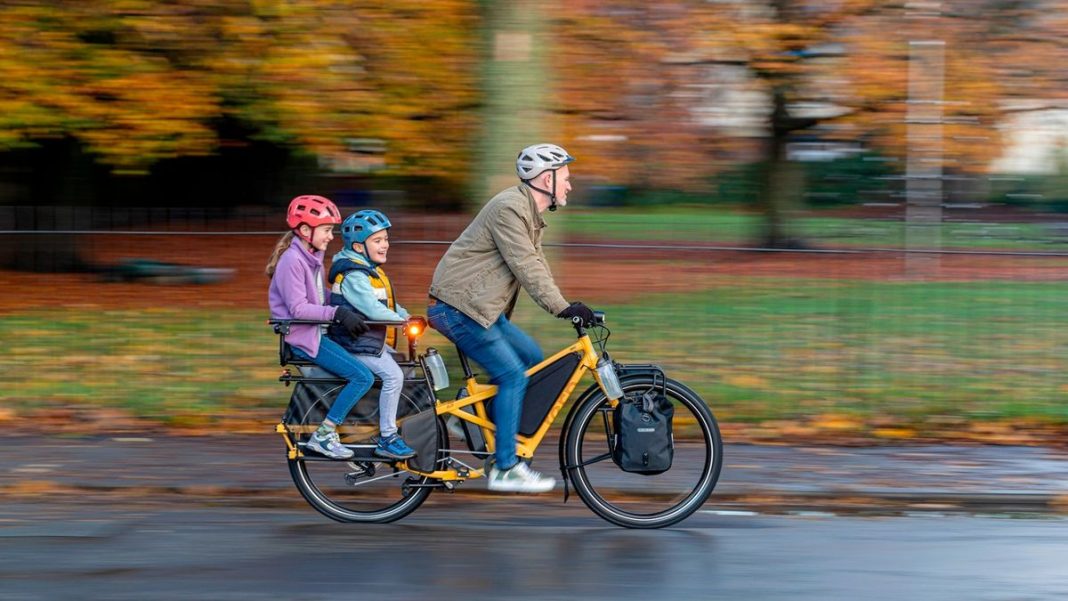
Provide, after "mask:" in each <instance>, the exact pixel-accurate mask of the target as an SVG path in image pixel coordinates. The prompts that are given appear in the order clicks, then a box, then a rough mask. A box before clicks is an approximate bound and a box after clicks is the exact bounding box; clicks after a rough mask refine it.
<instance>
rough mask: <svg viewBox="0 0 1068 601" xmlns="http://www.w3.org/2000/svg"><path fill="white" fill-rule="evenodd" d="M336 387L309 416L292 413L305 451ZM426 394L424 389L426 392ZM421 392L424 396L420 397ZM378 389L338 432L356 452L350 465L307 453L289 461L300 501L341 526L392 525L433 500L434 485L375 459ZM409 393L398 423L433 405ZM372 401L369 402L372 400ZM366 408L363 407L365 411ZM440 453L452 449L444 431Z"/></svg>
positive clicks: (292, 424) (296, 438)
mask: <svg viewBox="0 0 1068 601" xmlns="http://www.w3.org/2000/svg"><path fill="white" fill-rule="evenodd" d="M337 388H340V387H336V388H334V389H333V390H330V391H329V392H327V393H326V394H322V395H321V396H319V398H316V399H315V401H314V402H313V405H312V409H311V410H310V411H303V412H302V414H301V415H296V414H295V413H296V412H295V411H291V412H290V414H289V415H288V416H287V418H288V419H287V422H289V423H288V424H287V425H288V426H289V427H290V429H291V432H292V433H293V439H294V442H296V444H297V445H298V446H300V447H302V448H303V446H304V444H305V443H306V442H307V440H308V437H309V435H310V433H311V432H312V431H314V430H315V428H316V427H317V425H318V423H319V422H321V421H322V417H321V416H322V415H325V414H326V411H327V409H328V408H329V407H328V404H327V403H325V402H324V401H325V398H329V397H331V396H334V395H336V393H337ZM424 388H425V387H424ZM420 392H422V391H420ZM377 394H378V385H377V383H376V386H375V387H374V388H372V390H371V391H369V392H368V394H367V397H365V398H364V399H362V400H361V401H360V402H359V403H358V404H357V407H356V408H355V409H354V410H353V411H352V413H351V414H350V415H349V417H348V419H347V420H346V421H345V423H344V424H343V425H342V426H341V427H339V428H338V431H339V433H340V434H341V440H342V442H343V443H344V444H345V445H346V446H348V447H349V448H350V449H353V450H354V451H355V453H356V454H355V456H354V457H353V459H351V460H349V461H339V460H333V459H328V458H326V457H323V456H320V455H318V454H317V453H315V452H313V451H307V452H305V453H304V454H303V455H304V456H303V457H298V458H296V459H290V460H289V473H290V475H291V476H292V477H293V483H294V484H295V485H296V487H297V489H298V490H299V491H300V494H301V496H303V497H304V499H305V500H306V501H307V502H308V503H309V504H310V505H311V506H312V507H314V508H315V509H316V510H317V511H319V513H322V514H323V515H325V516H327V517H329V518H331V519H333V520H337V521H339V522H363V523H386V522H393V521H396V520H399V519H401V518H403V517H404V516H406V515H408V514H410V513H411V512H413V511H415V510H416V509H417V508H418V507H419V506H420V505H422V504H423V502H424V501H425V500H426V499H427V497H428V496H430V493H431V491H432V490H433V487H434V482H433V481H431V480H430V479H428V478H426V477H424V476H420V475H418V474H414V473H411V472H408V471H404V470H401V469H399V468H398V467H397V466H396V462H392V461H387V460H383V459H381V458H378V457H375V456H374V454H373V452H374V447H375V443H374V441H373V440H371V436H372V434H377V432H378V411H377ZM424 395H425V392H422V394H412V391H409V390H408V389H407V388H406V389H405V391H404V392H403V393H402V395H401V399H400V407H399V411H398V418H402V417H405V416H408V415H414V414H416V413H418V412H419V411H421V410H423V409H424V408H425V407H430V406H433V402H432V401H431V400H430V399H429V398H425V397H424ZM368 397H370V398H368ZM361 405H362V406H361ZM438 437H439V441H438V447H439V448H447V445H448V442H447V441H446V440H444V427H439V428H438Z"/></svg>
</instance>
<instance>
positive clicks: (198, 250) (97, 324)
mask: <svg viewBox="0 0 1068 601" xmlns="http://www.w3.org/2000/svg"><path fill="white" fill-rule="evenodd" d="M64 211H66V212H64ZM277 214H278V212H277V211H276V210H265V209H259V208H258V209H241V210H233V211H227V212H217V211H199V212H198V211H197V210H193V209H173V210H164V209H152V210H142V211H137V210H132V211H129V212H127V213H124V214H120V213H118V212H116V211H111V210H108V211H104V210H100V209H91V208H75V209H69V210H44V209H41V208H36V209H32V210H31V209H26V208H15V209H11V208H7V209H4V210H0V230H3V232H4V234H5V235H4V240H5V244H6V245H7V246H5V249H6V252H8V253H11V254H10V256H15V257H18V256H20V255H19V253H24V254H23V255H22V256H25V253H27V252H32V253H35V255H34V256H48V255H49V254H50V250H51V249H50V248H49V247H48V244H49V243H50V244H59V246H60V247H61V248H63V249H64V250H63V252H69V253H70V254H71V256H76V257H78V261H77V263H78V265H79V267H80V271H77V272H75V273H35V272H29V271H20V270H15V269H11V268H10V267H9V269H7V270H4V271H0V277H2V278H3V279H4V280H5V286H4V287H3V288H4V291H2V292H0V310H2V311H3V314H4V317H3V319H0V330H3V336H4V339H5V341H8V345H9V347H10V349H9V350H10V352H9V353H8V354H7V355H6V357H5V359H4V360H3V361H4V362H5V363H7V364H6V365H3V366H2V368H3V371H4V373H10V374H15V375H14V376H13V378H14V386H12V387H8V388H7V390H6V391H5V392H3V393H0V394H2V395H3V396H4V397H5V398H4V399H3V400H7V401H10V402H13V403H14V404H15V405H16V406H25V405H27V404H37V403H46V404H48V403H52V404H66V403H72V402H74V403H80V402H103V403H105V404H108V403H112V402H114V403H116V404H119V405H123V406H131V405H132V406H134V407H135V408H136V409H137V410H138V411H140V412H143V413H147V414H152V415H173V414H187V415H188V414H190V413H197V412H209V413H210V412H214V411H224V410H231V409H234V408H240V407H246V406H263V405H265V404H266V405H277V404H278V403H279V402H281V401H279V399H280V398H283V397H284V391H282V390H281V389H279V388H278V386H277V383H276V382H274V380H273V377H271V376H270V375H269V373H270V370H272V369H274V368H273V367H271V366H272V365H273V362H274V355H273V353H274V349H275V342H274V340H273V338H272V336H271V335H270V333H269V332H268V331H267V329H266V327H264V326H263V321H262V319H263V318H265V317H266V303H265V301H266V286H267V279H266V277H265V276H264V274H263V267H264V263H265V262H266V258H267V255H268V254H269V252H270V250H271V248H272V247H273V244H274V242H275V240H276V238H277V237H278V236H279V235H280V234H281V231H279V228H278V227H277V222H278V217H277ZM395 215H396V217H395V218H394V222H395V224H396V226H395V228H394V231H393V232H391V234H392V238H393V242H394V245H393V247H392V250H391V251H390V260H389V262H388V264H387V266H386V268H387V270H388V272H389V273H390V275H391V278H392V279H393V281H394V282H395V283H396V286H397V291H398V295H399V298H400V300H401V302H402V303H403V304H405V305H406V306H407V307H409V308H410V310H411V312H412V313H416V314H418V313H422V312H423V311H424V307H425V298H426V291H427V288H428V286H429V280H430V276H431V274H432V271H433V269H434V266H435V265H436V263H437V260H438V258H439V257H440V256H441V254H442V253H443V252H444V251H445V248H446V247H447V244H448V242H449V241H451V240H453V239H454V238H455V237H456V236H457V235H458V234H459V232H460V231H462V229H463V227H464V226H465V225H466V223H467V222H468V221H469V219H470V216H468V215H429V214H426V213H421V214H405V213H395ZM725 219H726V220H727V222H726V223H719V222H716V221H715V219H713V218H708V219H705V218H701V217H700V214H699V212H696V213H695V212H694V211H692V210H691V211H688V212H686V211H684V212H683V213H682V214H680V215H679V216H677V217H675V218H672V217H671V215H670V213H664V214H661V218H660V219H659V220H658V221H657V222H656V224H655V227H653V226H650V225H649V223H648V221H647V220H643V219H642V218H640V217H634V216H633V215H631V214H628V213H626V212H614V213H611V214H604V215H600V216H599V215H598V214H596V213H577V212H576V213H573V214H572V215H570V216H569V215H568V211H567V210H565V211H561V212H559V213H558V214H554V215H552V216H551V217H547V221H549V223H550V227H549V229H548V230H547V240H546V248H547V252H548V254H549V263H550V266H551V268H552V270H553V272H554V274H555V276H556V278H557V281H558V283H559V284H560V288H561V289H562V291H563V292H564V294H565V296H567V297H568V298H569V299H577V300H583V301H584V302H587V303H588V304H590V305H591V306H594V307H595V308H600V309H604V310H606V311H607V312H608V314H609V325H610V327H611V328H612V338H611V342H610V345H609V348H610V349H612V350H613V352H614V356H615V358H616V359H617V360H622V361H625V362H658V363H662V364H664V365H665V366H666V367H667V368H668V369H669V370H670V372H671V374H672V375H674V376H676V377H678V378H679V379H681V380H683V381H685V382H687V383H689V384H690V385H691V386H692V387H694V388H695V389H697V390H698V392H700V393H702V394H703V395H705V397H706V399H708V400H709V402H710V403H712V404H713V405H715V406H716V407H717V409H718V411H719V412H720V413H721V414H722V416H723V417H725V418H727V419H734V420H744V419H752V420H767V419H796V418H798V417H799V416H813V415H836V416H847V417H845V418H842V419H845V420H846V422H847V423H848V416H850V415H858V416H865V417H864V419H866V420H868V421H871V420H872V419H874V420H875V422H876V426H878V423H880V422H879V420H880V419H882V420H888V422H887V423H898V421H904V422H906V423H911V422H914V421H916V420H921V421H928V422H930V421H932V420H933V421H934V422H940V420H941V421H944V422H946V423H948V424H952V423H953V422H954V420H958V419H965V418H969V419H970V418H974V417H1026V418H1027V419H1037V420H1050V421H1057V422H1060V421H1066V420H1068V405H1066V404H1065V402H1064V401H1065V400H1066V398H1068V376H1066V375H1065V370H1064V369H1063V366H1064V365H1065V364H1066V359H1068V328H1066V327H1064V326H1065V325H1066V323H1065V322H1066V321H1068V318H1066V317H1064V314H1065V312H1064V311H1063V310H1062V305H1063V302H1062V300H1063V298H1064V297H1065V294H1066V293H1068V283H1066V282H1068V253H1066V252H1063V251H1060V250H1059V249H1060V246H1061V244H1063V242H1061V241H1060V240H1059V233H1058V230H1057V229H1056V227H1054V226H1053V225H1051V224H1049V223H1042V222H1040V223H1023V222H1021V223H1005V222H1003V223H988V224H982V223H978V222H970V223H966V222H960V223H957V224H951V225H957V226H958V227H963V226H965V225H966V226H967V227H968V228H973V229H971V230H968V229H957V230H954V229H952V228H948V229H947V230H946V232H945V234H946V235H945V236H943V238H944V239H948V240H950V243H948V244H947V245H946V246H947V247H948V248H944V249H941V250H939V251H937V252H906V251H904V250H902V249H900V248H893V247H892V245H889V244H887V240H888V238H887V236H890V237H891V238H892V236H893V235H894V234H893V231H892V230H893V228H894V227H896V226H895V224H894V222H893V220H889V219H882V220H874V219H873V220H852V221H851V220H842V221H840V222H834V223H825V224H823V225H822V226H821V228H822V229H818V231H817V230H811V231H812V232H813V234H814V235H811V236H809V237H808V240H810V241H811V246H812V247H811V248H809V249H805V250H789V251H782V250H773V249H761V248H752V247H746V246H744V245H743V244H742V242H743V241H744V239H745V237H746V236H747V235H749V233H750V232H748V231H742V232H737V234H738V235H737V236H734V237H731V236H728V235H726V234H725V233H724V232H727V233H729V232H730V228H731V227H733V225H737V224H738V223H742V222H739V221H737V220H736V219H735V218H733V217H731V218H725ZM731 219H735V221H730V220H731ZM569 220H571V221H569ZM745 223H749V222H748V221H746V222H745ZM634 224H637V227H631V226H632V225H634ZM732 224H733V225H732ZM750 225H751V224H750ZM643 227H644V228H645V229H644V230H643V229H642V228H643ZM865 228H869V229H873V230H878V231H877V232H875V237H871V238H870V240H871V243H868V242H866V241H865V239H864V237H865V236H870V235H872V233H871V232H865V231H863V230H864V229H865ZM1010 228H1011V229H1010ZM854 230H855V231H854ZM968 231H972V232H973V235H972V236H971V237H968V236H966V234H967V232H968ZM888 232H890V233H889V234H888ZM953 232H957V233H956V234H954V235H950V234H952V233H953ZM1010 232H1011V233H1010ZM846 234H852V238H850V236H848V235H846ZM879 236H881V238H880V237H879ZM954 236H955V237H954ZM984 236H985V237H984ZM858 240H859V242H858ZM42 241H45V242H48V243H46V244H42V243H41V242H42ZM999 246H1001V247H1002V248H999ZM339 248H340V243H339V241H335V242H334V243H333V246H332V247H331V249H330V252H331V253H333V252H335V251H337V250H338V249H339ZM198 274H199V276H198ZM31 299H37V300H31ZM57 308H58V309H59V310H57ZM101 316H105V317H101ZM515 319H516V321H517V322H518V323H520V324H521V325H522V326H524V327H525V328H527V329H528V330H529V331H531V332H533V333H534V334H535V336H536V337H537V338H538V340H539V342H540V343H541V344H542V346H543V348H544V349H545V350H546V351H547V352H551V351H552V350H553V349H554V348H555V347H557V346H561V345H563V344H564V343H566V342H567V340H568V339H569V336H573V334H569V332H570V330H569V329H568V328H567V327H566V325H564V324H563V323H562V322H560V321H558V320H555V319H553V318H552V316H549V315H547V314H546V313H545V312H544V311H542V310H541V309H539V308H538V307H536V306H535V305H534V304H533V303H532V302H530V301H529V300H524V301H522V302H521V304H520V306H519V309H518V310H517V313H516V315H515ZM426 343H427V344H432V345H435V346H438V347H439V348H445V349H447V348H448V345H447V343H446V342H445V341H444V340H442V339H440V338H438V337H436V334H434V333H431V334H430V338H429V339H428V340H427V341H426ZM445 354H446V356H448V355H449V353H448V351H445ZM872 416H881V417H877V418H873V417H872ZM887 427H888V428H889V426H887ZM888 431H890V430H888Z"/></svg>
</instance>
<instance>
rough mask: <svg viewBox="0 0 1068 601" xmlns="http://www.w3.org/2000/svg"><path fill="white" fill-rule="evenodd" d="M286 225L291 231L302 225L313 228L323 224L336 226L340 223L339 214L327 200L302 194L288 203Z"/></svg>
mask: <svg viewBox="0 0 1068 601" xmlns="http://www.w3.org/2000/svg"><path fill="white" fill-rule="evenodd" d="M286 223H288V224H289V229H291V230H295V229H297V228H298V227H300V224H302V223H306V224H308V225H309V226H311V227H313V228H315V227H319V226H320V225H323V224H324V223H329V224H333V225H338V224H340V223H341V212H340V211H338V210H337V205H335V204H334V203H333V202H332V201H331V200H330V199H329V198H325V197H323V196H315V195H313V194H304V195H302V196H298V197H296V198H294V199H293V200H291V201H290V202H289V210H287V211H286Z"/></svg>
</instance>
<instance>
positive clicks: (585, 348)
mask: <svg viewBox="0 0 1068 601" xmlns="http://www.w3.org/2000/svg"><path fill="white" fill-rule="evenodd" d="M270 323H272V324H275V325H276V333H278V334H282V335H284V334H285V333H286V332H288V324H296V323H312V324H318V323H322V322H316V321H302V320H287V321H282V322H281V323H279V322H276V321H272V322H270ZM368 323H371V324H376V325H387V326H392V327H399V326H403V325H404V324H403V323H393V322H368ZM576 328H577V331H578V332H579V334H580V335H579V337H578V339H577V340H576V341H575V342H573V343H572V344H570V345H568V346H567V347H565V348H563V349H561V350H559V351H558V352H556V353H555V354H553V355H552V356H550V357H548V358H546V359H545V360H543V361H541V362H540V363H538V364H537V365H535V366H533V367H531V368H530V369H528V370H527V371H526V375H527V377H531V376H534V375H535V374H537V373H538V372H540V371H541V370H543V369H545V368H546V367H548V366H550V365H552V364H554V363H555V362H556V361H557V360H559V359H560V358H562V357H565V356H567V355H569V354H578V355H579V356H580V359H579V362H578V364H577V365H576V366H575V367H574V369H573V370H572V372H571V374H570V376H568V380H567V383H566V384H565V385H564V387H563V389H562V390H561V391H560V393H559V394H558V395H557V397H556V399H555V400H554V401H553V404H552V405H551V407H550V408H549V410H548V412H547V413H546V415H545V417H544V418H543V419H542V421H541V424H540V425H539V426H538V428H537V430H535V431H534V433H533V434H531V435H529V436H524V435H523V434H519V435H517V437H516V455H518V456H519V457H520V458H521V459H530V458H532V457H533V456H534V452H535V451H536V450H537V449H538V446H539V445H540V444H541V442H542V441H543V440H544V439H545V435H546V434H547V433H548V431H549V429H550V428H551V427H552V424H553V421H554V420H555V419H556V416H557V415H559V414H560V410H561V409H563V408H564V405H565V404H567V400H568V398H570V397H571V393H572V392H574V390H575V387H576V386H578V383H579V382H580V381H581V380H582V379H583V377H584V376H585V375H586V373H587V372H589V373H592V374H593V377H594V380H595V381H596V383H597V385H598V386H599V387H600V388H601V389H602V390H604V384H603V383H602V382H601V378H600V376H599V375H598V373H597V361H598V358H599V357H598V354H597V351H596V349H595V348H594V345H593V341H592V340H591V339H590V336H589V334H588V333H587V332H586V331H585V330H584V329H581V328H578V327H577V326H576ZM417 338H418V336H414V337H410V338H409V345H408V348H409V361H407V362H405V364H404V365H405V366H408V367H419V368H420V369H422V370H423V372H424V373H423V378H425V377H426V375H425V374H426V365H425V364H424V361H423V358H424V356H425V355H420V356H418V357H416V356H415V348H416V339H417ZM279 354H280V356H281V357H282V361H283V365H284V364H285V346H284V340H280V341H279ZM462 364H463V370H464V378H465V390H466V391H467V393H468V396H466V397H464V398H460V399H456V400H452V401H441V400H440V399H438V398H437V396H436V395H434V399H433V400H434V411H435V414H436V415H437V416H438V417H445V416H450V415H451V416H455V417H456V418H457V419H460V420H463V421H465V422H468V423H469V424H472V425H473V426H476V427H478V428H479V429H480V431H481V433H482V438H483V440H485V443H486V454H487V455H488V454H491V453H492V452H493V451H494V450H495V449H496V444H495V443H496V439H495V437H494V434H495V432H496V430H497V428H496V426H495V425H494V424H493V422H491V421H490V419H489V413H488V411H487V409H486V403H487V402H488V401H490V400H492V399H493V398H494V397H495V396H496V395H497V386H494V385H491V384H482V383H479V382H478V381H477V380H476V379H475V377H474V375H473V374H472V372H471V369H470V366H469V365H468V363H467V360H466V358H463V361H462ZM280 379H281V380H282V381H283V382H285V383H286V384H287V385H288V384H289V383H290V382H294V381H316V380H317V378H308V377H295V376H291V375H289V374H288V370H287V373H285V374H283V376H282V377H281V378H280ZM321 381H336V379H334V378H323V379H322V380H321ZM427 383H428V384H429V383H430V382H429V380H427ZM431 390H432V388H431ZM606 396H607V395H606ZM616 402H617V401H610V404H611V406H613V407H614V406H615V405H616ZM467 407H470V408H471V409H472V410H473V411H474V412H473V413H471V412H468V411H464V408H467ZM403 421H404V420H400V423H401V425H403ZM313 429H314V427H312V426H308V427H307V428H305V429H304V430H302V429H299V428H294V427H293V426H292V425H287V424H284V423H280V424H278V425H277V426H276V428H275V431H276V432H278V433H279V434H281V435H282V438H283V439H284V440H285V444H286V447H287V450H288V453H287V455H288V457H289V458H290V459H297V458H299V457H303V456H304V455H303V452H302V451H301V449H300V448H299V447H298V446H297V444H296V443H295V442H294V441H293V439H292V438H291V435H292V434H295V433H304V434H307V433H308V432H310V431H311V430H313ZM305 430H307V431H305ZM338 432H339V433H340V434H343V435H345V434H355V435H358V434H360V432H355V431H350V428H349V427H346V426H339V427H338ZM446 464H447V465H448V464H451V462H448V461H446ZM397 467H398V468H400V469H402V470H404V471H407V472H410V473H412V474H417V475H420V476H426V477H429V478H433V479H436V480H439V481H441V482H456V481H463V480H466V479H468V478H480V477H484V476H485V475H486V474H485V470H484V469H466V468H464V469H457V468H455V467H449V468H448V469H438V470H435V471H432V472H424V471H420V470H417V469H414V468H412V467H409V466H408V465H407V463H406V462H403V461H399V462H397Z"/></svg>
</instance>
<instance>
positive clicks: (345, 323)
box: [334, 307, 369, 336]
mask: <svg viewBox="0 0 1068 601" xmlns="http://www.w3.org/2000/svg"><path fill="white" fill-rule="evenodd" d="M334 323H338V324H341V326H342V327H343V328H345V329H346V330H348V331H349V333H350V334H352V335H353V336H359V335H360V334H363V333H364V332H366V331H367V330H368V329H369V328H368V327H367V324H366V323H364V321H363V319H362V318H361V317H360V316H359V315H357V314H356V312H355V311H353V310H352V309H349V308H348V307H338V308H337V313H334Z"/></svg>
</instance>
